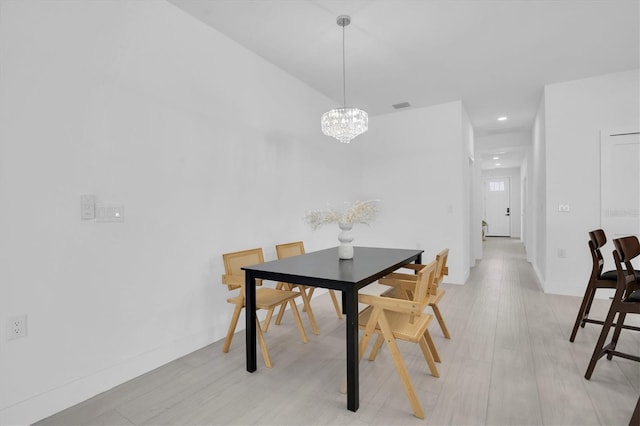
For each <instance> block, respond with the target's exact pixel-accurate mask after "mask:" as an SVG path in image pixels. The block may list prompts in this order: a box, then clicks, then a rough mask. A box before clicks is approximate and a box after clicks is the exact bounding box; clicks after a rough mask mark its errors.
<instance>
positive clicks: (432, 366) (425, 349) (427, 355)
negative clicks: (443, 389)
mask: <svg viewBox="0 0 640 426" xmlns="http://www.w3.org/2000/svg"><path fill="white" fill-rule="evenodd" d="M418 344H419V345H420V349H422V354H423V355H424V359H425V361H427V366H428V367H429V371H431V375H432V376H433V377H440V373H438V368H437V367H436V363H435V361H434V359H433V355H432V354H431V349H430V348H429V344H428V343H427V340H426V339H425V336H422V337H421V338H420V340H419V341H418Z"/></svg>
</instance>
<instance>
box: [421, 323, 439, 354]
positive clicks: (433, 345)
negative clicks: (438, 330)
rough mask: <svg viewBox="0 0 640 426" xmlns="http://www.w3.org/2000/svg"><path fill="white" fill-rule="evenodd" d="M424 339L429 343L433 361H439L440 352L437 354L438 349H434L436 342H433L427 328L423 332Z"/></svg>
mask: <svg viewBox="0 0 640 426" xmlns="http://www.w3.org/2000/svg"><path fill="white" fill-rule="evenodd" d="M424 339H425V341H426V342H427V345H429V349H430V350H431V354H432V355H433V359H434V360H435V362H441V361H440V354H438V349H436V344H435V343H433V339H432V338H431V333H429V330H428V329H427V330H426V331H425V332H424Z"/></svg>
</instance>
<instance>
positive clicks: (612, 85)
mask: <svg viewBox="0 0 640 426" xmlns="http://www.w3.org/2000/svg"><path fill="white" fill-rule="evenodd" d="M544 99H545V101H544V111H545V112H544V115H545V117H546V124H545V126H544V128H545V133H546V179H547V181H546V191H547V193H546V200H547V203H546V205H547V207H546V210H545V213H546V223H547V229H546V236H547V237H546V238H547V241H546V283H545V291H547V292H550V293H558V294H575V295H579V294H582V293H583V291H584V286H585V283H586V280H587V278H588V274H589V270H590V268H591V257H590V255H589V252H588V249H587V240H588V234H587V233H588V232H589V231H590V230H593V229H597V228H599V227H600V174H599V170H600V130H601V129H615V128H616V127H625V128H629V127H634V128H636V129H637V130H640V71H639V70H632V71H627V72H621V73H615V74H608V75H604V76H599V77H593V78H588V79H583V80H576V81H570V82H566V83H558V84H552V85H549V86H546V87H545V98H544ZM558 204H569V205H570V208H571V211H570V212H569V213H565V212H558ZM605 232H606V229H605ZM609 244H611V243H609ZM559 249H562V250H564V252H565V253H566V258H559V257H558V250H559ZM612 250H613V249H612V245H609V246H608V248H607V247H605V250H604V253H606V254H608V255H607V256H606V257H607V258H608V257H610V253H611V251H612ZM576 271H584V273H576Z"/></svg>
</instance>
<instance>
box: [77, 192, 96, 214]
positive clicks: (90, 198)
mask: <svg viewBox="0 0 640 426" xmlns="http://www.w3.org/2000/svg"><path fill="white" fill-rule="evenodd" d="M95 217H96V196H95V195H89V194H86V195H81V196H80V219H82V220H89V219H94V218H95Z"/></svg>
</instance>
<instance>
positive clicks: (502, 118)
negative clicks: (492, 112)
mask: <svg viewBox="0 0 640 426" xmlns="http://www.w3.org/2000/svg"><path fill="white" fill-rule="evenodd" d="M506 119H507V117H505V116H502V117H498V121H504V120H506Z"/></svg>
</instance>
